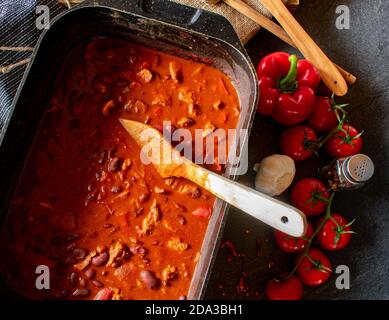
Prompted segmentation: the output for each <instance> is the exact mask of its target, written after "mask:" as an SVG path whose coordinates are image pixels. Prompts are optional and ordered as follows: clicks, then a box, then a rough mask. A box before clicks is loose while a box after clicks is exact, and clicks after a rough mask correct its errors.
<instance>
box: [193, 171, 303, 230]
mask: <svg viewBox="0 0 389 320" xmlns="http://www.w3.org/2000/svg"><path fill="white" fill-rule="evenodd" d="M194 171H195V172H193V171H192V174H191V175H190V177H188V176H187V178H189V179H190V180H192V181H194V182H196V183H198V184H200V185H202V186H203V187H204V188H205V189H207V190H208V191H209V192H211V193H213V194H214V195H215V196H216V197H218V198H220V199H222V200H224V201H226V202H228V203H229V204H231V205H232V206H234V207H236V208H238V209H240V210H242V211H244V212H246V213H248V214H249V215H251V216H253V217H254V218H257V219H258V220H261V221H262V222H264V223H266V224H268V225H269V226H272V227H273V228H275V229H277V230H280V231H282V232H284V233H286V234H288V235H291V236H294V237H301V236H303V235H304V234H305V231H306V227H307V220H306V217H305V215H304V214H303V213H302V212H301V211H300V210H298V209H296V208H294V207H292V206H290V205H287V204H285V203H283V202H281V201H278V200H276V199H274V198H272V197H269V196H267V195H265V194H263V193H260V192H257V191H255V190H253V189H251V188H249V187H246V186H244V185H242V184H239V183H236V182H234V181H231V180H229V179H227V178H225V177H223V176H221V175H218V174H216V173H213V172H211V171H208V170H206V169H204V168H201V167H197V168H196V169H195V170H194ZM201 171H202V172H201ZM196 173H197V174H196ZM205 177H206V178H205ZM204 178H205V179H204Z"/></svg>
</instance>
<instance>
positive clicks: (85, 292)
mask: <svg viewBox="0 0 389 320" xmlns="http://www.w3.org/2000/svg"><path fill="white" fill-rule="evenodd" d="M72 295H73V297H76V298H86V297H88V296H89V295H90V290H89V289H76V290H74V292H73V294H72Z"/></svg>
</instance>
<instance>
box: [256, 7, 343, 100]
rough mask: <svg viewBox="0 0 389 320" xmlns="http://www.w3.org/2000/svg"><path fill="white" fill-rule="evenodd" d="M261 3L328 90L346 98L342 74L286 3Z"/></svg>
mask: <svg viewBox="0 0 389 320" xmlns="http://www.w3.org/2000/svg"><path fill="white" fill-rule="evenodd" d="M260 1H261V3H262V4H263V5H264V6H265V7H266V8H267V9H268V10H269V11H270V12H271V14H272V15H273V16H274V18H275V19H277V20H278V22H279V23H280V24H281V25H282V27H283V28H284V29H285V31H286V32H287V33H288V35H289V36H290V38H291V39H292V40H293V42H294V43H295V44H296V47H297V48H298V49H299V50H300V51H301V53H302V54H303V55H304V57H306V58H307V59H308V60H309V61H311V62H312V63H313V64H314V65H315V67H316V68H317V69H318V71H319V72H320V75H321V77H322V79H323V81H324V82H325V84H326V85H327V86H328V88H330V89H331V90H332V91H333V92H334V93H335V94H336V95H337V96H344V95H345V94H346V93H347V91H348V87H347V84H346V81H345V80H344V78H343V77H342V75H341V73H340V72H339V71H338V69H337V68H336V67H335V65H334V64H333V63H332V62H331V61H330V59H329V58H328V57H327V56H326V55H325V54H324V52H323V51H322V50H321V49H320V48H319V46H318V45H317V44H316V43H315V42H314V41H313V40H312V39H311V37H310V36H309V35H308V33H307V32H306V31H305V30H304V28H303V27H302V26H300V24H299V23H298V22H297V21H296V19H295V18H294V17H293V15H292V14H291V13H290V12H289V10H288V9H287V8H286V7H285V5H284V3H283V2H282V1H281V0H260Z"/></svg>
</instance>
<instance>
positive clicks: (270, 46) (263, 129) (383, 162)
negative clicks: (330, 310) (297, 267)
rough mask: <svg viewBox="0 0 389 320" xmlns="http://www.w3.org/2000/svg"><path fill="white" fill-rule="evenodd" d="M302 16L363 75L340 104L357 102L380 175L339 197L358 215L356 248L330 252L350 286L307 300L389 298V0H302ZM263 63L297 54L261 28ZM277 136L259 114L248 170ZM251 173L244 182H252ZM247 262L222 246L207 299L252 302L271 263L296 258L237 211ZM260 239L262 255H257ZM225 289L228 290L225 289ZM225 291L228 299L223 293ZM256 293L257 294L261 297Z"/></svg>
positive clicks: (230, 227)
mask: <svg viewBox="0 0 389 320" xmlns="http://www.w3.org/2000/svg"><path fill="white" fill-rule="evenodd" d="M338 5H347V6H349V8H350V11H351V20H350V21H351V28H350V30H338V29H337V28H336V26H335V20H336V17H337V15H336V13H335V10H336V7H337V6H338ZM296 17H297V19H298V20H299V21H300V22H301V24H302V25H303V26H304V27H305V28H306V30H307V31H308V32H309V33H310V35H311V36H312V37H313V38H314V39H315V40H316V41H317V42H318V44H319V45H320V46H321V47H322V48H323V50H324V51H325V52H326V53H327V54H328V55H329V56H330V57H331V58H332V59H333V60H334V61H336V62H337V63H338V64H339V65H341V66H343V67H345V68H346V69H348V70H350V71H351V72H353V73H354V74H356V75H357V76H358V79H359V80H358V83H357V84H356V85H355V86H354V87H353V88H351V90H350V92H349V94H348V95H347V96H346V97H345V98H342V99H338V101H340V102H347V103H350V104H351V105H352V110H353V111H352V115H351V121H352V123H353V124H354V125H355V126H356V127H357V128H359V129H361V130H362V129H363V130H365V133H364V142H365V144H364V148H363V151H364V153H366V154H368V155H369V156H371V157H372V159H373V161H374V162H375V165H376V174H375V177H374V178H373V180H372V181H371V183H369V185H368V186H366V187H365V188H363V189H361V190H358V191H353V192H344V193H340V194H338V195H337V197H336V198H335V205H334V208H335V211H336V212H339V213H341V214H343V215H345V216H346V217H348V218H353V217H356V218H357V220H356V222H355V225H354V229H355V230H356V231H357V233H358V234H357V235H354V236H353V239H352V242H351V244H350V245H349V246H348V247H347V248H346V249H344V250H342V251H340V252H336V253H328V256H329V258H330V259H331V261H332V262H333V265H334V266H337V265H347V266H348V267H349V268H350V274H351V289H350V290H337V289H336V287H335V277H332V278H331V279H330V281H328V282H327V283H326V284H325V285H324V286H322V287H319V288H314V289H311V288H305V295H304V298H305V299H389V289H388V288H389V277H388V274H389V233H388V232H387V231H386V228H389V169H388V168H387V167H386V166H388V167H389V151H388V144H389V130H388V129H387V127H388V126H389V114H388V113H387V112H388V111H389V90H388V89H389V76H388V72H389V47H388V45H389V22H388V17H389V2H387V1H379V0H373V1H365V0H354V1H352V0H342V1H340V0H331V1H322V0H301V5H300V7H299V8H298V9H297V11H296ZM246 47H247V50H248V52H249V54H250V56H251V58H252V59H253V62H254V64H257V63H258V61H259V58H260V55H264V54H266V53H270V52H273V51H278V50H287V51H291V48H290V47H288V46H287V45H285V44H283V43H282V42H281V41H280V40H278V39H277V38H275V37H274V36H273V35H271V34H269V33H268V32H266V31H264V30H262V31H260V32H259V34H258V35H257V36H256V37H255V38H253V39H252V40H251V41H250V42H249V43H248V44H247V46H246ZM278 134H279V128H277V127H276V126H275V125H274V124H273V122H272V121H271V120H268V119H263V118H261V117H259V116H257V117H256V119H255V123H254V129H253V131H252V135H251V141H250V149H249V153H250V156H249V161H250V168H252V165H253V164H254V163H255V162H259V161H260V160H261V159H262V158H263V157H264V156H266V155H269V154H272V153H274V152H276V151H277V148H276V143H277V137H278ZM316 165H317V163H316V161H315V160H313V161H309V162H308V163H305V164H303V165H302V164H300V165H299V166H298V169H297V170H298V175H299V176H309V175H314V174H315V169H316ZM253 179H254V173H253V172H252V170H250V172H249V173H248V174H247V175H246V176H244V177H242V178H241V181H242V182H244V183H247V184H252V183H253ZM223 238H224V239H230V240H231V241H232V242H233V243H234V244H235V246H236V247H237V250H238V251H239V252H245V256H244V257H233V258H232V261H231V262H229V263H228V262H226V254H227V250H226V249H220V250H219V254H218V256H217V259H216V262H215V266H214V269H213V273H212V276H211V279H210V282H209V286H208V291H207V295H206V298H219V299H223V298H224V299H225V298H227V299H233V298H240V299H241V298H248V299H253V298H256V295H257V296H258V297H263V295H264V288H265V283H266V279H268V278H269V277H270V276H271V275H270V273H269V268H268V265H269V260H270V262H271V263H275V264H276V265H278V266H280V267H281V268H282V267H286V266H289V268H290V264H291V263H292V259H291V257H290V256H288V255H287V254H283V253H281V252H280V251H279V250H278V249H277V248H275V245H274V241H273V238H272V231H271V230H270V228H268V227H266V226H264V225H263V224H262V223H260V222H257V221H255V220H254V219H252V218H250V217H248V216H247V215H245V214H242V213H241V212H239V211H237V210H236V209H231V210H230V211H229V217H228V220H227V224H226V227H225V231H224V234H223ZM256 242H257V247H258V248H257V249H259V254H256ZM241 272H245V273H246V274H247V283H248V284H249V286H250V288H249V290H248V293H249V294H248V296H247V297H246V296H245V294H242V293H241V294H239V293H237V291H236V286H237V285H238V282H239V279H240V277H241ZM220 285H222V287H223V289H221V288H219V286H220ZM223 291H224V292H225V295H223V294H222V292H223ZM256 292H257V293H256Z"/></svg>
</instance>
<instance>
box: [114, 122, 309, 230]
mask: <svg viewBox="0 0 389 320" xmlns="http://www.w3.org/2000/svg"><path fill="white" fill-rule="evenodd" d="M119 121H120V123H121V124H122V125H123V127H124V128H125V129H126V130H127V132H128V133H129V134H130V135H131V137H132V138H133V139H134V140H135V141H136V143H137V144H138V145H139V146H140V147H141V148H142V150H143V152H142V154H141V157H142V159H143V160H146V161H148V163H152V164H153V165H154V167H155V168H156V170H157V171H158V173H159V174H160V175H161V176H162V177H163V178H169V177H183V178H186V179H188V180H190V181H193V182H194V183H196V184H198V185H199V186H201V187H203V188H204V189H206V190H208V191H209V192H211V193H213V194H214V195H215V196H216V197H218V198H220V199H222V200H224V201H226V202H228V203H229V204H231V205H233V206H234V207H236V208H238V209H240V210H242V211H244V212H246V213H248V214H250V215H251V216H253V217H255V218H257V219H259V220H261V221H263V222H264V223H266V224H268V225H270V226H272V227H273V228H276V229H278V230H280V231H282V232H284V233H286V234H288V235H291V236H294V237H301V236H303V235H304V234H305V231H306V226H307V221H306V218H305V215H304V214H303V213H302V212H301V211H299V210H297V209H296V208H294V207H292V206H289V205H287V204H285V203H283V202H280V201H278V200H275V199H273V198H271V197H269V196H267V195H264V194H262V193H259V192H257V191H255V190H253V189H250V188H248V187H246V186H244V185H241V184H239V183H236V182H233V181H231V180H229V179H227V178H225V177H223V176H221V175H218V174H216V173H213V172H211V171H209V170H206V169H204V168H202V167H200V166H198V165H197V164H194V163H192V162H191V161H189V160H188V159H186V158H184V157H182V156H181V155H180V153H179V152H178V151H177V150H175V149H174V148H172V146H171V145H170V143H168V142H167V141H166V140H165V139H164V138H163V136H162V134H161V133H160V132H159V131H158V130H156V129H154V128H152V127H150V126H148V125H145V124H144V123H141V122H137V121H132V120H125V119H119ZM146 149H147V150H149V151H150V152H147V151H145V150H146ZM151 151H152V152H151Z"/></svg>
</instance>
